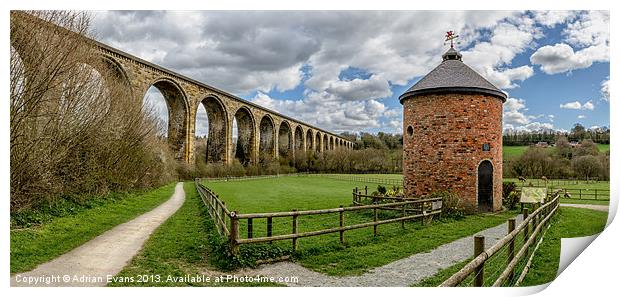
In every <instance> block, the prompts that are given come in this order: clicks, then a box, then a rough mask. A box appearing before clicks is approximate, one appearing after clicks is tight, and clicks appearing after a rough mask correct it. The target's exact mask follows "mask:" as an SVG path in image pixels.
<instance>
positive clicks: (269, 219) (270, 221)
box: [267, 217, 273, 243]
mask: <svg viewBox="0 0 620 297" xmlns="http://www.w3.org/2000/svg"><path fill="white" fill-rule="evenodd" d="M272 228H273V218H272V217H267V237H271V235H273V229H272ZM269 243H273V241H270V242H269Z"/></svg>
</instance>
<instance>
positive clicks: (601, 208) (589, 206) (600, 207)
mask: <svg viewBox="0 0 620 297" xmlns="http://www.w3.org/2000/svg"><path fill="white" fill-rule="evenodd" d="M560 206H564V207H576V208H586V209H592V210H598V211H606V212H609V205H595V204H570V203H560Z"/></svg>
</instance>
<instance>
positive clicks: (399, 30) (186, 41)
mask: <svg viewBox="0 0 620 297" xmlns="http://www.w3.org/2000/svg"><path fill="white" fill-rule="evenodd" d="M230 19H235V20H236V22H235V24H231V23H230V22H229V20H230ZM94 27H95V32H96V33H97V36H99V37H98V38H99V39H100V40H101V41H103V42H105V43H108V44H110V45H112V46H116V47H118V48H120V49H122V50H125V51H128V52H130V53H132V54H135V55H137V56H140V57H142V58H145V59H147V60H149V61H152V62H154V63H157V64H160V65H162V66H164V67H167V68H170V69H172V70H174V71H177V72H180V73H182V74H185V75H187V76H190V77H192V78H195V79H197V80H200V81H203V82H205V83H207V84H211V85H214V86H216V87H219V88H222V89H224V90H227V91H229V92H231V93H234V94H236V95H238V96H240V97H242V98H244V99H247V100H250V101H253V102H255V103H257V104H261V105H263V106H265V107H267V108H270V109H274V110H276V111H279V112H281V113H284V114H288V115H291V116H293V117H296V118H299V119H301V120H303V121H306V122H309V123H311V124H315V125H318V126H320V127H323V128H326V129H330V130H333V131H336V132H343V131H352V132H361V131H366V132H378V131H385V132H392V133H400V132H401V131H402V107H401V105H400V103H399V101H398V96H400V95H401V94H402V93H403V92H404V91H405V90H406V89H407V88H409V87H410V86H411V85H413V84H414V83H415V82H417V81H418V80H419V79H420V78H421V77H423V76H424V75H425V74H426V73H428V72H429V71H430V70H432V68H434V67H435V66H437V65H438V64H439V63H440V62H441V54H442V53H443V52H444V51H445V50H447V49H448V47H449V46H448V45H444V43H443V38H444V34H445V31H448V30H454V31H456V33H457V34H459V35H460V36H461V37H460V44H458V45H457V48H458V50H459V51H461V53H462V54H463V62H465V63H466V64H468V65H469V66H470V67H472V68H473V69H474V70H476V71H478V72H479V73H480V74H482V75H483V76H484V77H486V78H487V79H488V80H489V81H491V82H492V83H494V84H495V85H497V86H498V87H500V88H502V89H503V90H504V91H506V92H507V93H508V95H509V99H508V101H507V102H506V103H505V104H504V128H505V129H508V130H524V131H532V130H540V129H555V130H570V128H571V127H572V126H573V125H574V124H575V123H581V124H583V125H584V126H586V127H597V126H598V127H600V126H609V114H610V113H609V93H608V92H609V91H608V79H609V55H610V53H609V13H608V12H602V11H432V12H419V11H409V12H347V11H344V12H208V11H206V12H205V11H202V12H170V11H164V12H150V11H141V12H131V11H129V12H127V11H125V12H117V11H107V12H98V13H96V14H95V22H94ZM188 31H189V32H191V33H188ZM148 97H149V101H152V102H153V103H152V104H155V105H159V107H160V110H161V116H162V118H163V120H164V121H165V117H166V112H165V105H163V104H162V103H163V99H161V96H160V95H159V94H158V92H157V91H156V89H155V88H152V90H151V91H150V92H149V93H148ZM198 112H199V118H198V122H199V123H197V133H198V134H205V133H206V127H207V124H206V112H205V111H204V109H201V108H199V110H198Z"/></svg>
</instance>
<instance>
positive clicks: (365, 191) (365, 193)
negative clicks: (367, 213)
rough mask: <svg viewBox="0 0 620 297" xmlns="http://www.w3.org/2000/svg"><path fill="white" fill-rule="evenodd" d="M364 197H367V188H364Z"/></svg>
mask: <svg viewBox="0 0 620 297" xmlns="http://www.w3.org/2000/svg"><path fill="white" fill-rule="evenodd" d="M364 195H368V186H364Z"/></svg>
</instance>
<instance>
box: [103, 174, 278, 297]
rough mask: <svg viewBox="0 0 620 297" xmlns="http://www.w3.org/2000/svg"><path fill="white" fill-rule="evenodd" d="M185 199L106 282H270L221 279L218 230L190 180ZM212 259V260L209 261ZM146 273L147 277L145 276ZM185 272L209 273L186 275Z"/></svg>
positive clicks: (132, 284) (218, 283)
mask: <svg viewBox="0 0 620 297" xmlns="http://www.w3.org/2000/svg"><path fill="white" fill-rule="evenodd" d="M184 190H185V203H184V204H183V206H181V208H180V209H179V210H178V211H177V212H176V213H175V214H173V215H172V216H171V217H170V218H168V220H166V222H164V223H163V224H162V225H161V226H160V227H159V228H157V230H156V231H155V232H154V233H153V235H151V237H150V238H149V239H148V241H147V242H146V243H145V244H144V247H143V248H142V250H141V251H140V252H139V253H138V255H136V256H135V257H134V258H133V259H132V260H131V262H130V263H129V265H127V266H126V267H125V268H124V269H123V270H122V271H121V272H120V273H119V274H118V275H116V276H115V279H114V280H115V281H114V282H112V283H110V284H109V286H219V285H222V286H257V285H265V286H271V285H275V284H273V283H247V282H246V283H240V282H238V283H232V282H220V281H218V277H219V276H220V275H221V273H220V272H217V271H214V270H213V267H214V266H216V265H217V263H215V261H217V257H213V258H212V259H211V258H210V257H207V255H208V254H211V253H215V252H218V251H217V250H216V248H217V247H216V246H214V245H215V243H214V242H213V241H214V240H217V238H216V237H217V230H215V226H214V225H213V221H212V220H211V219H210V218H209V215H208V213H207V212H206V207H205V206H204V205H203V204H202V201H201V200H200V196H199V195H198V193H197V192H196V188H195V186H194V183H193V182H186V183H185V184H184ZM210 262H211V263H210ZM144 275H148V277H146V278H145V277H144ZM187 275H191V276H196V275H204V276H206V277H209V279H207V278H206V277H203V278H193V279H192V278H187V277H186V276H187Z"/></svg>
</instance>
